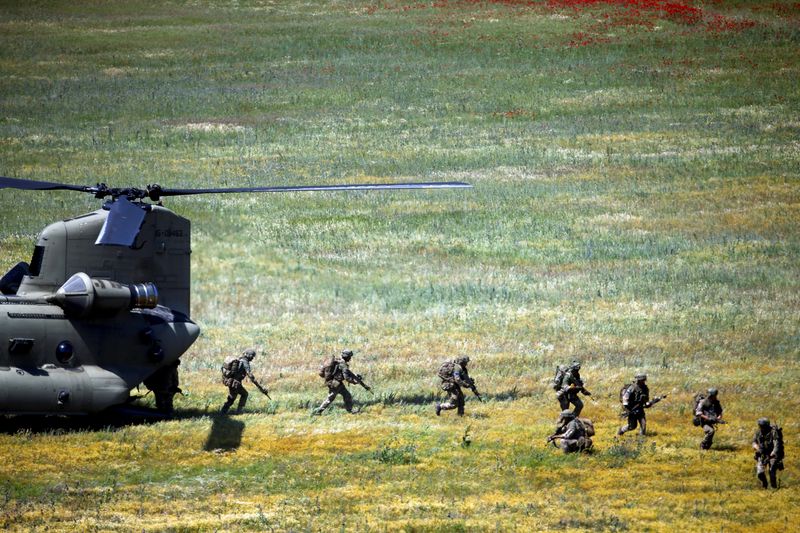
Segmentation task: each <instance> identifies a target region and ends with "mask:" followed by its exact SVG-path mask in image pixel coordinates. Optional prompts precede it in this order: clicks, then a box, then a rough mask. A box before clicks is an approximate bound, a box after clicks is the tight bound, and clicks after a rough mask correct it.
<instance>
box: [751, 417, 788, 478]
mask: <svg viewBox="0 0 800 533" xmlns="http://www.w3.org/2000/svg"><path fill="white" fill-rule="evenodd" d="M753 450H755V460H756V475H757V476H758V479H759V481H761V486H762V487H764V488H765V489H766V488H767V475H766V471H767V470H768V471H769V484H770V485H771V486H772V488H773V489H777V488H778V479H777V473H778V470H783V431H782V430H781V428H780V427H778V426H777V425H770V423H769V419H768V418H759V419H758V429H757V430H756V433H755V435H754V436H753Z"/></svg>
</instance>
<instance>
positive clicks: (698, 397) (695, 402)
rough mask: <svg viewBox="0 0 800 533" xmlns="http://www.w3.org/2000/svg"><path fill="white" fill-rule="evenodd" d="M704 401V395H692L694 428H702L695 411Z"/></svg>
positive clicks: (700, 393)
mask: <svg viewBox="0 0 800 533" xmlns="http://www.w3.org/2000/svg"><path fill="white" fill-rule="evenodd" d="M705 399H706V395H705V393H702V392H698V393H697V394H695V395H694V399H693V403H692V417H693V418H692V424H693V425H695V426H702V425H703V420H702V419H701V418H700V417H699V416H698V415H697V409H698V408H699V407H700V404H701V403H703V400H705Z"/></svg>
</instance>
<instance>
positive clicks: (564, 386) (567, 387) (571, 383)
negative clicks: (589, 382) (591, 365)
mask: <svg viewBox="0 0 800 533" xmlns="http://www.w3.org/2000/svg"><path fill="white" fill-rule="evenodd" d="M562 368H563V367H562ZM580 370H581V363H580V361H572V364H571V365H570V366H569V367H567V369H566V371H565V373H564V375H563V378H562V379H561V380H560V381H561V382H560V384H559V387H558V390H557V392H556V398H558V403H559V404H560V405H561V409H562V410H564V409H569V405H570V404H572V405H574V406H575V408H574V409H573V411H572V412H573V413H575V416H576V417H577V416H580V414H581V411H582V410H583V401H582V400H581V399H580V398H579V397H578V393H581V394H584V395H586V396H591V395H592V393H591V392H589V391H588V390H586V389H585V388H584V387H583V380H582V379H581V373H580ZM557 379H558V378H557Z"/></svg>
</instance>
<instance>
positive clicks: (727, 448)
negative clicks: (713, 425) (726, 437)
mask: <svg viewBox="0 0 800 533" xmlns="http://www.w3.org/2000/svg"><path fill="white" fill-rule="evenodd" d="M714 448H716V449H717V451H720V452H736V451H739V447H738V446H737V445H735V444H727V443H726V444H720V445H714V446H713V447H712V448H711V449H712V450H713V449H714Z"/></svg>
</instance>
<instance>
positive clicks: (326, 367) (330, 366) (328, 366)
mask: <svg viewBox="0 0 800 533" xmlns="http://www.w3.org/2000/svg"><path fill="white" fill-rule="evenodd" d="M334 372H336V359H335V358H334V357H331V358H330V359H328V360H327V361H325V362H324V363H322V364H321V365H320V366H319V377H321V378H323V379H324V380H325V381H328V380H329V379H331V378H332V377H333V374H334Z"/></svg>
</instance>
